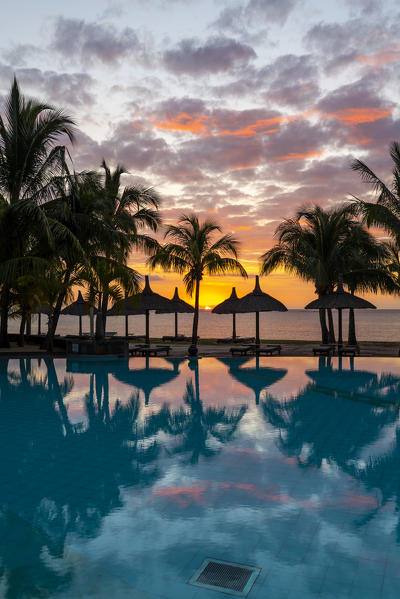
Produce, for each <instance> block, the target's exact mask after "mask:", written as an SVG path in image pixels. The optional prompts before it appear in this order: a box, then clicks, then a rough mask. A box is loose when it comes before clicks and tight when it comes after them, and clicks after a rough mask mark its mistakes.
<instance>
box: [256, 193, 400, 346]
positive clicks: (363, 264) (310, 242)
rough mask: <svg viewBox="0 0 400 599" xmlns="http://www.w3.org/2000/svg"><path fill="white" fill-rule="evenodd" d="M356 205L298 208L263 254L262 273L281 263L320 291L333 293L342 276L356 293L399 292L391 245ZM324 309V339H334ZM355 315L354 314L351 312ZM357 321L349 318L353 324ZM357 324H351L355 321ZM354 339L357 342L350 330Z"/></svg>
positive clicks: (279, 265)
mask: <svg viewBox="0 0 400 599" xmlns="http://www.w3.org/2000/svg"><path fill="white" fill-rule="evenodd" d="M356 213H357V211H356V209H355V207H354V205H353V204H345V205H343V206H341V207H339V208H332V209H330V210H324V209H323V208H321V207H320V206H312V207H303V208H300V209H299V210H298V211H297V213H296V216H295V217H294V218H291V219H286V220H284V221H283V222H282V223H281V224H280V225H279V226H278V227H277V229H276V231H275V235H276V237H277V239H278V243H277V244H276V245H275V246H274V247H272V248H271V249H270V250H268V251H267V252H265V254H263V255H262V256H261V260H262V266H261V273H262V274H268V273H269V272H271V271H273V270H274V269H276V268H277V267H283V268H284V269H285V270H287V271H289V272H293V273H295V274H296V275H297V276H299V277H300V278H302V279H304V280H306V281H310V282H312V283H314V285H315V292H316V293H317V294H318V296H321V295H324V294H327V293H331V292H332V291H334V289H335V287H336V285H337V284H338V283H339V281H340V280H342V281H343V283H344V284H345V285H347V287H348V289H349V290H350V291H351V292H352V293H354V292H355V291H357V290H361V291H374V292H376V291H378V290H380V291H382V292H394V291H396V287H397V286H396V282H395V281H394V279H393V276H392V273H391V271H390V270H389V269H388V268H387V266H388V263H389V256H390V251H389V248H388V247H387V246H386V245H385V244H384V243H381V242H379V241H378V240H377V239H376V238H375V237H374V236H373V235H372V234H371V233H369V232H368V231H367V230H366V229H365V228H364V226H363V225H362V223H360V221H359V220H358V218H357V216H356ZM327 312H328V314H327V316H328V323H327V322H326V310H322V309H321V310H320V324H321V334H322V342H323V343H328V342H334V341H335V333H334V325H333V316H332V310H327ZM353 318H354V313H353ZM353 322H354V321H352V319H350V323H351V325H352V324H353ZM352 328H353V326H352ZM350 333H351V335H350V337H351V338H350V341H353V342H354V339H352V335H353V336H354V334H355V333H353V332H352V331H350Z"/></svg>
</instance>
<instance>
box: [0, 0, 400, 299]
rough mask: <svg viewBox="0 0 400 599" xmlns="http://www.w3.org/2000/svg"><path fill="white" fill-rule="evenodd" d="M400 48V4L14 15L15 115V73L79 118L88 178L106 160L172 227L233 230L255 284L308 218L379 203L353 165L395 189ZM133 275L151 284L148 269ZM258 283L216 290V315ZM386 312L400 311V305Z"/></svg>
mask: <svg viewBox="0 0 400 599" xmlns="http://www.w3.org/2000/svg"><path fill="white" fill-rule="evenodd" d="M22 14H23V18H21V15H22ZM399 39H400V7H399V6H398V4H397V3H396V2H395V1H391V0H382V1H380V2H377V1H376V0H337V1H336V2H334V3H333V2H329V3H322V2H320V1H319V0H239V1H237V2H235V1H232V0H230V1H228V0H126V1H124V0H121V1H113V0H109V1H107V0H85V1H84V2H82V1H80V2H78V1H77V0H70V1H69V2H68V3H59V2H54V1H51V2H50V1H49V0H39V2H36V3H31V2H29V1H28V0H22V1H20V2H19V3H11V2H7V3H6V4H5V6H4V7H2V19H1V21H0V104H1V103H2V100H3V99H4V96H5V94H6V93H7V90H8V89H9V87H10V83H11V79H12V77H13V75H14V74H15V75H16V76H17V78H18V80H19V82H20V85H21V89H22V91H23V93H25V94H27V95H29V96H33V97H35V98H40V99H44V100H46V101H47V102H50V103H52V104H53V105H55V106H57V107H61V108H63V109H64V110H65V111H66V112H68V113H69V114H71V115H72V116H73V117H74V118H75V119H76V121H77V123H78V131H77V135H76V143H75V145H74V147H73V148H72V149H71V156H72V159H73V162H74V167H75V168H76V169H77V170H81V169H95V168H99V166H100V163H101V161H102V159H103V158H105V159H106V161H107V162H108V163H109V165H111V166H115V165H116V164H118V163H119V164H123V165H124V166H125V168H126V169H127V170H128V172H129V174H128V175H126V176H125V178H124V183H125V184H128V183H134V182H137V183H144V184H146V185H150V186H153V187H154V188H155V189H156V190H157V191H158V192H159V194H160V195H161V197H162V200H163V201H162V216H163V219H164V222H165V223H172V222H176V221H177V220H178V218H179V216H180V215H181V214H183V213H190V212H193V211H194V212H196V213H197V214H198V215H199V217H200V218H202V219H203V218H214V219H215V220H217V221H218V223H220V224H221V226H222V228H223V232H224V233H228V232H229V233H233V234H234V235H235V236H236V237H237V238H238V239H239V240H240V242H241V250H240V258H241V261H242V263H243V264H244V266H245V267H246V269H247V271H248V273H249V274H252V275H254V274H256V273H257V272H258V270H259V265H260V262H259V257H260V255H261V254H262V253H264V252H265V251H266V250H268V249H269V248H270V247H271V246H272V245H273V244H274V231H275V229H276V227H277V226H278V224H279V223H280V222H281V220H282V219H284V218H290V217H291V216H293V214H294V213H295V211H296V209H297V208H299V207H300V206H302V205H304V204H313V203H318V204H320V205H322V206H324V207H329V206H334V205H335V204H337V203H339V202H343V201H345V200H346V199H349V198H350V197H351V196H353V195H354V196H357V197H362V198H367V197H368V196H369V189H368V187H366V186H365V185H364V184H363V183H362V182H361V181H360V179H359V176H358V175H357V174H356V173H354V172H352V171H351V169H350V168H349V165H350V163H351V161H352V159H354V158H360V159H362V160H364V161H366V162H367V163H368V165H369V166H370V167H371V168H372V169H373V170H374V171H375V172H376V173H378V174H379V175H380V176H381V177H382V178H383V179H385V181H387V182H390V180H391V161H390V156H389V153H388V148H389V144H390V142H391V141H393V140H399V139H400V110H399V98H400V85H399V83H400V70H399V63H400V43H399V41H398V40H399ZM131 265H132V266H134V267H135V268H136V269H137V270H139V271H140V272H142V273H145V272H147V267H146V265H145V260H144V258H143V257H142V256H138V255H134V256H132V258H131ZM152 280H153V288H154V289H155V290H157V291H159V292H160V293H164V294H166V295H172V293H173V288H174V286H175V285H179V288H180V294H181V296H182V297H185V293H184V289H183V285H182V282H181V281H180V279H179V277H178V276H177V275H176V274H174V273H163V272H160V271H156V273H154V274H153V275H152ZM253 284H254V281H253V278H249V279H248V280H244V279H242V278H241V277H237V276H224V277H206V278H205V279H204V281H203V283H202V292H201V296H200V305H201V306H202V307H205V306H210V307H212V306H214V305H215V304H217V303H219V302H220V301H222V300H223V299H225V298H226V297H227V296H228V295H229V294H230V290H231V287H232V285H235V286H236V287H237V291H238V294H239V295H241V294H242V293H247V292H248V291H250V289H251V288H252V286H253ZM262 287H263V289H264V290H265V291H267V292H269V293H270V294H272V295H274V296H275V297H277V298H278V299H280V300H281V301H283V302H284V303H285V304H286V305H287V306H288V307H289V308H301V307H303V306H304V305H305V304H306V303H308V301H311V300H312V299H313V298H314V288H313V285H311V284H306V283H304V282H301V281H299V280H298V279H296V278H295V277H293V276H291V275H288V274H287V273H284V272H277V273H274V274H272V275H269V276H268V277H267V278H263V280H262ZM372 301H374V303H375V304H376V305H377V306H378V307H385V308H396V307H399V300H398V298H395V297H373V298H372Z"/></svg>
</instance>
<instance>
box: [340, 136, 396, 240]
mask: <svg viewBox="0 0 400 599" xmlns="http://www.w3.org/2000/svg"><path fill="white" fill-rule="evenodd" d="M390 156H391V158H392V160H393V163H394V166H393V171H392V172H393V180H392V183H391V185H390V186H387V185H386V184H385V183H384V182H383V181H382V180H381V179H380V178H379V177H378V175H376V174H375V173H374V172H373V171H372V170H371V169H370V168H369V166H367V165H366V164H365V163H364V162H362V161H361V160H354V161H353V162H352V165H351V168H352V169H353V170H354V171H356V172H359V173H360V175H361V179H362V180H363V181H364V182H365V183H368V184H369V185H370V186H371V187H372V190H373V192H375V194H376V195H377V200H376V202H366V201H364V200H360V199H359V198H355V199H356V206H357V208H358V209H359V211H360V212H361V214H362V215H363V217H364V221H365V222H366V223H367V225H368V226H371V225H374V226H378V227H382V228H383V229H384V230H385V231H386V232H387V233H389V235H390V236H391V237H393V238H394V239H395V241H396V242H397V244H398V245H399V242H400V144H399V143H398V142H396V141H395V142H393V143H392V144H391V146H390Z"/></svg>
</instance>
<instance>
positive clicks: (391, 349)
mask: <svg viewBox="0 0 400 599" xmlns="http://www.w3.org/2000/svg"><path fill="white" fill-rule="evenodd" d="M60 341H62V340H61V339H60ZM151 343H152V344H156V343H162V341H161V339H157V338H155V339H151ZM261 343H262V344H268V345H269V344H273V345H276V344H279V345H281V346H282V351H281V355H280V356H274V357H277V358H278V359H279V358H281V359H284V358H285V357H287V358H293V357H296V356H298V357H314V355H313V351H312V348H313V347H315V346H318V345H320V343H321V342H320V341H304V340H283V339H282V340H267V339H266V340H264V339H263V340H262V341H261ZM166 345H170V346H171V350H172V351H171V357H189V356H188V354H187V350H188V348H189V345H190V343H188V342H187V341H186V342H180V343H179V342H178V343H176V342H175V343H174V342H172V343H168V344H166ZM237 345H240V344H237ZM233 346H234V344H232V343H227V344H224V343H217V341H216V339H201V340H200V341H199V344H198V348H199V354H198V355H199V357H232V356H231V353H230V351H229V350H230V348H231V347H233ZM359 347H360V356H356V357H361V358H362V357H370V358H374V357H375V358H383V357H391V358H395V357H396V358H397V357H399V350H400V341H399V342H398V343H396V342H393V341H359ZM44 357H50V358H66V357H67V354H66V352H65V351H63V350H62V349H61V348H56V350H55V351H54V352H53V353H50V352H48V351H46V350H43V349H40V347H39V345H35V344H29V343H27V344H26V345H25V346H24V347H19V346H18V345H17V344H16V343H15V342H12V343H11V347H10V348H0V358H9V359H12V358H44Z"/></svg>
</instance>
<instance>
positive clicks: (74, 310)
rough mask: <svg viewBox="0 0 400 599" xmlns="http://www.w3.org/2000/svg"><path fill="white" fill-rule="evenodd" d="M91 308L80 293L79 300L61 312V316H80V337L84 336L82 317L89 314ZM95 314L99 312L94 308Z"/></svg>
mask: <svg viewBox="0 0 400 599" xmlns="http://www.w3.org/2000/svg"><path fill="white" fill-rule="evenodd" d="M90 308H91V306H90V304H88V303H87V302H85V300H84V299H83V297H82V293H81V292H80V291H78V297H77V299H76V300H75V301H74V302H72V304H69V306H66V307H65V308H64V309H63V310H61V314H66V315H69V316H79V336H81V335H82V316H85V315H86V314H89V311H90ZM94 312H95V313H96V312H97V309H96V308H94Z"/></svg>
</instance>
